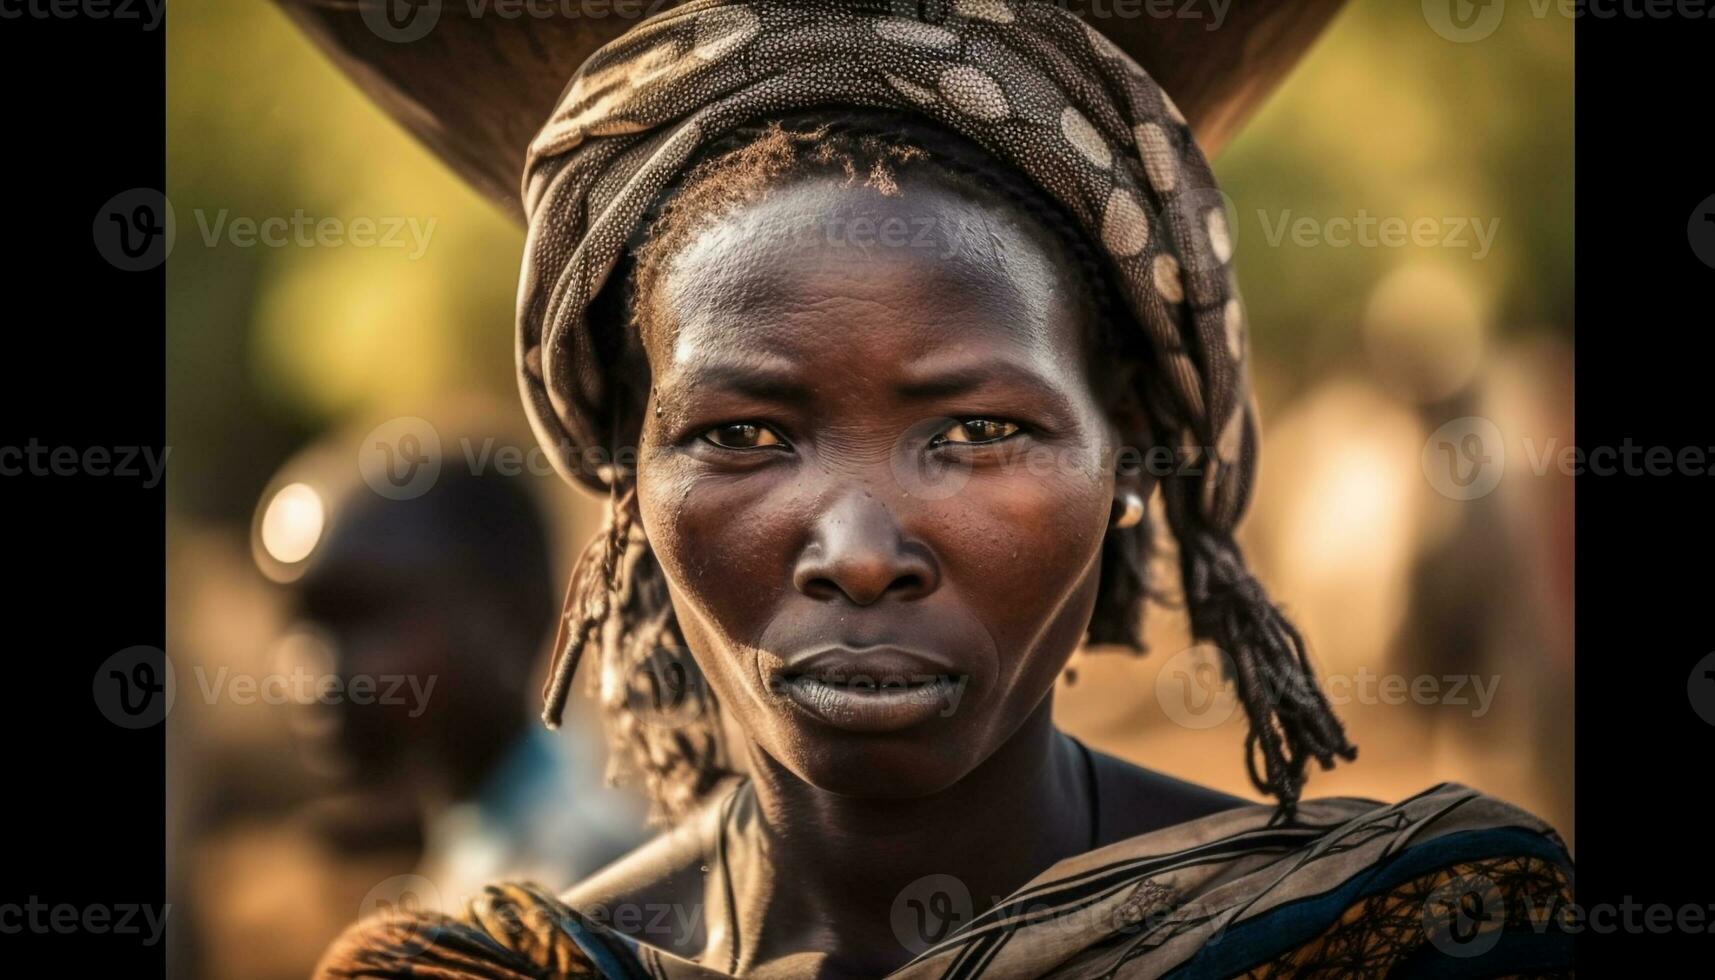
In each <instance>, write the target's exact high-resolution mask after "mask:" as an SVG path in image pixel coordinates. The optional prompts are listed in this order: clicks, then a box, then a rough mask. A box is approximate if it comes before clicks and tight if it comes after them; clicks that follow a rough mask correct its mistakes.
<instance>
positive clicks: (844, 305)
mask: <svg viewBox="0 0 1715 980" xmlns="http://www.w3.org/2000/svg"><path fill="white" fill-rule="evenodd" d="M1053 251H1054V250H1053V249H1052V247H1051V246H1049V245H1047V244H1046V243H1044V242H1043V241H1042V240H1041V238H1040V233H1039V232H1038V231H1036V230H1034V229H1032V228H1031V227H1030V226H1029V225H1028V224H1024V223H1021V222H1019V221H1018V220H1017V218H1016V216H1015V215H1012V214H1008V213H1006V211H1005V210H1004V209H1001V208H998V207H995V206H993V205H990V204H987V203H985V202H979V201H974V200H971V199H970V198H968V197H965V196H963V195H960V194H958V193H956V192H954V191H952V190H950V189H947V188H944V187H941V186H938V185H936V184H934V183H930V182H925V181H910V180H907V181H904V182H902V184H901V189H900V192H899V193H898V194H896V195H883V194H881V193H880V192H877V191H875V190H873V189H869V188H865V187H863V186H861V185H859V186H855V187H852V186H843V185H842V183H841V182H840V181H839V180H838V179H812V180H803V181H796V182H794V183H792V184H790V185H789V186H786V187H782V188H779V189H777V191H776V192H774V193H771V194H770V195H769V196H768V197H766V198H764V199H763V200H762V201H760V202H757V203H756V204H754V205H750V206H746V207H744V208H742V209H741V210H739V211H737V212H734V213H731V214H728V215H726V216H724V217H722V218H720V219H718V220H716V221H714V222H713V223H712V224H710V225H708V226H706V227H704V228H703V229H702V230H701V231H700V232H699V233H698V234H697V235H695V236H693V237H692V239H691V240H690V241H689V242H688V243H687V244H686V246H685V247H684V248H683V249H682V250H681V251H680V253H679V254H678V255H677V256H675V258H674V260H673V262H672V265H671V269H670V271H669V273H668V275H667V277H666V279H665V280H664V281H663V283H662V285H661V290H660V291H661V294H662V295H660V296H659V297H654V298H653V300H654V302H655V303H656V304H657V305H656V307H655V310H656V314H657V316H656V318H654V319H656V322H657V323H658V325H659V326H660V327H662V328H664V329H663V330H662V334H661V336H660V337H658V338H656V339H657V341H658V343H652V344H651V345H650V346H651V348H652V350H651V360H652V362H653V363H654V364H655V366H656V368H657V371H658V372H659V371H660V369H663V368H670V366H671V365H674V364H680V365H682V364H686V363H689V362H691V361H696V360H705V359H707V358H708V357H710V356H713V355H720V356H726V357H732V356H738V357H750V358H755V357H759V356H762V355H764V354H768V355H775V356H786V357H788V358H790V359H793V360H815V359H817V358H819V357H826V356H828V354H829V351H828V348H829V347H837V348H839V349H842V350H848V351H850V350H853V349H856V350H869V351H871V352H872V353H873V355H874V356H882V355H886V356H891V357H894V358H904V357H911V358H923V357H934V356H941V355H943V354H944V353H945V352H946V351H947V350H948V349H949V348H953V349H956V348H959V347H961V346H969V345H977V346H978V347H979V348H985V347H986V348H991V349H992V348H993V347H994V346H995V345H997V344H998V345H1003V346H1006V347H1022V348H1040V349H1042V350H1043V351H1044V352H1045V353H1053V352H1062V353H1063V352H1065V351H1067V350H1076V349H1077V348H1078V347H1079V346H1080V343H1079V341H1080V338H1081V336H1082V334H1081V329H1080V328H1081V326H1082V325H1081V323H1080V322H1079V318H1078V314H1077V312H1076V311H1077V309H1078V304H1077V303H1075V302H1073V298H1072V297H1070V296H1068V295H1067V291H1068V289H1069V288H1070V287H1071V284H1072V283H1073V282H1075V279H1074V277H1072V276H1071V275H1069V274H1068V270H1067V269H1066V268H1064V267H1063V266H1062V265H1061V264H1060V262H1061V261H1063V260H1060V259H1058V258H1057V257H1056V256H1055V255H1054V254H1053Z"/></svg>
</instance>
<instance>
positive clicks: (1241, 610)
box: [544, 108, 1357, 822]
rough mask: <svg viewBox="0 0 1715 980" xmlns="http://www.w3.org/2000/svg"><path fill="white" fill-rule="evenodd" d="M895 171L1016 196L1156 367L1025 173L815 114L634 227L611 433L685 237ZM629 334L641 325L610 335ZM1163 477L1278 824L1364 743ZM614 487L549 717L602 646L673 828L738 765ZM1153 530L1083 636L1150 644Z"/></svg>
mask: <svg viewBox="0 0 1715 980" xmlns="http://www.w3.org/2000/svg"><path fill="white" fill-rule="evenodd" d="M906 169H909V170H912V171H914V172H918V171H920V172H924V173H926V174H928V175H930V176H931V177H933V178H935V179H939V180H941V181H943V182H948V183H951V184H952V185H953V186H955V187H956V188H957V189H959V190H960V191H962V192H964V193H966V194H968V195H971V196H973V197H975V198H977V199H978V200H983V201H987V202H992V203H999V204H1000V205H1002V206H1003V207H1007V206H1010V207H1011V208H1012V209H1014V210H1016V211H1019V212H1022V213H1023V214H1024V215H1026V216H1028V217H1029V218H1031V219H1033V220H1034V221H1035V222H1037V223H1038V224H1040V225H1041V226H1042V227H1043V228H1044V229H1046V230H1047V231H1048V232H1049V233H1050V235H1049V239H1050V241H1052V242H1055V243H1058V244H1059V245H1060V246H1061V247H1062V249H1063V251H1062V256H1063V257H1064V258H1065V259H1067V260H1069V262H1070V265H1071V267H1072V269H1073V271H1074V275H1075V276H1076V281H1077V285H1078V296H1077V297H1076V298H1077V300H1078V301H1079V302H1081V303H1082V304H1083V306H1084V308H1085V310H1084V311H1085V313H1086V317H1085V322H1086V323H1087V324H1089V325H1090V327H1091V329H1092V331H1093V335H1092V339H1093V341H1094V343H1095V345H1096V346H1094V347H1092V349H1097V350H1103V351H1107V352H1113V353H1116V354H1118V355H1119V357H1120V358H1121V359H1123V360H1129V361H1131V362H1133V363H1135V364H1137V365H1139V366H1140V367H1141V368H1142V370H1140V371H1138V372H1137V373H1136V375H1135V377H1137V378H1141V379H1146V380H1147V379H1149V378H1151V377H1153V375H1152V373H1151V367H1152V365H1153V358H1152V356H1151V352H1150V350H1149V346H1148V344H1147V343H1145V342H1144V340H1143V338H1142V334H1141V331H1138V330H1136V329H1129V330H1128V329H1126V328H1127V327H1128V326H1129V325H1131V323H1132V319H1131V317H1130V315H1129V313H1127V312H1126V308H1125V306H1124V301H1123V300H1122V299H1121V298H1120V297H1119V295H1118V293H1117V291H1116V289H1115V287H1114V286H1113V284H1112V280H1111V277H1110V276H1109V275H1108V274H1107V273H1106V271H1105V267H1104V264H1103V260H1102V259H1101V258H1100V257H1099V256H1098V253H1097V252H1096V250H1095V249H1093V248H1092V247H1091V246H1090V245H1089V244H1088V242H1087V241H1086V238H1085V235H1084V233H1083V232H1082V231H1081V229H1079V228H1078V226H1077V225H1076V223H1075V222H1074V221H1073V220H1072V219H1071V218H1070V217H1069V216H1068V215H1067V214H1066V213H1065V211H1064V210H1063V209H1062V208H1061V207H1060V206H1059V205H1058V204H1056V203H1054V202H1053V201H1052V200H1050V199H1048V198H1047V197H1046V195H1044V194H1043V193H1042V192H1041V191H1040V190H1039V189H1038V188H1036V187H1035V186H1034V185H1033V184H1031V183H1030V182H1029V181H1028V180H1027V179H1026V178H1025V177H1024V176H1023V175H1022V174H1020V173H1018V172H1017V171H1015V170H1014V169H1013V168H1010V167H1006V166H1002V165H1000V164H999V163H998V162H997V161H995V160H994V158H993V157H992V156H991V155H989V154H988V153H987V152H986V151H983V150H982V149H981V148H979V147H976V146H975V145H974V144H971V143H969V142H968V141H966V140H964V139H963V138H961V137H958V136H956V135H955V134H952V133H949V132H947V131H946V130H945V129H943V128H940V127H936V126H933V125H931V124H928V123H925V122H923V121H920V120H917V119H915V118H914V117H911V116H907V115H903V114H896V113H883V112H877V111H872V110H863V111H853V110H850V109H845V108H839V109H822V110H814V111H808V112H799V113H794V114H792V115H791V116H787V117H782V118H778V119H773V120H767V121H762V122H758V123H755V124H751V125H748V126H743V127H739V128H738V129H736V130H734V131H732V132H730V133H728V134H727V135H726V136H725V137H724V138H722V139H720V140H718V141H715V142H713V143H711V144H710V145H708V146H707V147H705V148H704V150H703V152H702V154H701V156H700V162H698V163H696V164H695V165H694V166H692V167H690V168H688V169H687V170H686V171H684V172H683V174H682V175H681V177H680V178H679V180H678V181H677V182H676V183H675V185H674V186H673V187H670V188H669V189H668V191H667V192H666V193H665V194H664V195H663V196H662V197H661V198H660V199H659V200H658V201H657V202H656V204H655V207H654V209H653V212H652V213H651V214H650V215H649V216H648V218H647V219H646V220H644V221H642V222H640V223H639V229H638V232H637V234H636V235H635V236H634V237H633V239H632V243H631V246H630V248H629V249H628V254H627V256H626V257H625V258H623V259H622V260H621V263H620V267H619V268H616V269H615V270H614V274H613V275H612V276H610V277H609V280H608V283H609V285H608V287H607V288H605V289H604V290H603V292H602V294H601V295H600V296H599V297H598V298H597V300H596V304H595V306H596V309H597V310H598V311H599V315H598V316H596V317H594V318H592V319H594V321H595V322H597V323H599V324H602V325H603V329H601V330H600V331H599V333H598V346H599V347H601V348H603V353H604V355H606V356H607V358H608V359H607V360H606V363H609V364H618V365H622V366H623V367H622V372H621V373H622V375H623V376H622V377H621V378H619V379H618V383H617V384H616V385H615V391H616V394H615V398H616V401H617V402H620V403H623V404H620V405H618V406H617V407H619V408H620V409H622V410H623V409H629V411H630V414H629V415H628V416H625V417H627V418H630V419H631V420H632V424H627V425H619V426H616V427H615V431H616V438H618V436H617V433H626V434H627V435H635V427H636V426H635V423H636V421H637V418H636V416H637V412H638V411H639V410H640V407H641V405H642V404H643V400H644V397H645V396H646V394H647V392H648V365H647V359H646V357H645V355H644V351H643V342H642V340H641V339H640V338H641V337H643V336H646V334H645V331H646V330H649V329H652V327H653V325H654V324H655V323H657V322H659V321H658V319H657V318H658V316H659V311H658V310H657V309H656V306H655V304H656V303H657V302H658V300H659V295H660V290H658V289H657V288H656V287H657V286H658V285H659V283H660V280H661V278H662V277H663V276H664V275H665V273H666V270H667V268H668V265H669V260H670V259H671V258H672V256H673V255H675V254H676V253H677V252H678V250H679V249H680V247H682V246H683V245H684V244H686V243H687V242H688V241H689V240H690V239H691V238H692V237H693V236H694V235H695V234H696V233H697V232H698V231H700V230H701V229H702V228H704V227H706V226H707V225H708V224H710V223H712V222H714V221H715V220H718V219H719V218H721V217H724V216H725V215H727V214H730V213H732V212H733V211H734V210H736V209H738V208H739V207H741V206H743V205H745V204H748V203H752V202H755V201H757V200H759V199H760V198H761V197H762V196H763V195H765V194H766V193H767V192H768V190H769V189H770V188H772V187H776V186H779V185H780V184H781V183H784V182H785V181H786V180H788V179H792V178H797V177H802V176H808V175H814V174H824V173H825V174H834V175H841V176H844V177H845V179H846V180H847V181H848V183H856V182H861V183H863V184H864V185H865V186H868V187H871V188H874V189H876V190H877V191H879V192H880V193H883V194H897V193H900V191H899V189H898V182H897V174H898V173H899V172H900V171H902V170H906ZM625 326H629V327H632V328H634V329H620V328H621V327H625ZM1108 363H1112V362H1111V361H1110V362H1108ZM1124 376H1125V375H1122V374H1121V373H1119V372H1103V371H1096V372H1094V373H1093V375H1092V379H1091V380H1092V382H1093V383H1095V384H1096V385H1098V387H1101V386H1104V385H1106V384H1108V383H1110V382H1111V381H1112V380H1113V379H1114V378H1118V377H1124ZM1163 388H1164V386H1161V385H1153V384H1147V383H1145V384H1143V385H1142V386H1141V390H1139V391H1137V392H1136V394H1137V395H1138V396H1139V398H1140V401H1142V402H1143V404H1144V405H1145V406H1146V407H1147V408H1148V410H1149V414H1151V415H1152V416H1155V417H1158V418H1159V417H1164V416H1165V415H1166V414H1167V413H1170V412H1171V408H1170V406H1167V405H1165V404H1163V403H1162V402H1161V401H1160V399H1161V398H1162V397H1163V396H1162V394H1161V391H1162V389H1163ZM1189 472H1196V469H1195V468H1194V467H1193V468H1190V469H1189ZM1162 482H1163V486H1162V495H1163V502H1164V504H1165V508H1164V509H1165V512H1166V515H1167V519H1168V523H1169V526H1170V527H1171V529H1172V532H1173V537H1174V539H1175V540H1176V541H1177V543H1178V547H1179V565H1180V575H1181V578H1182V579H1183V583H1184V602H1185V605H1186V608H1187V611H1188V614H1189V618H1190V622H1191V632H1192V634H1193V635H1194V636H1195V637H1196V638H1197V639H1198V640H1201V641H1206V642H1211V643H1214V644H1215V645H1216V646H1217V647H1218V648H1220V649H1221V650H1222V651H1224V652H1225V653H1227V654H1228V659H1226V660H1225V661H1224V663H1225V664H1226V666H1227V669H1228V672H1229V677H1228V680H1231V681H1233V682H1234V683H1235V686H1236V687H1237V690H1238V695H1239V699H1240V701H1241V702H1242V703H1243V704H1244V706H1245V712H1246V714H1247V716H1248V718H1249V721H1250V733H1249V735H1248V737H1247V740H1246V767H1247V771H1248V773H1249V776H1250V779H1251V782H1252V784H1253V785H1254V786H1255V787H1256V788H1257V790H1258V791H1259V792H1262V793H1265V794H1268V795H1272V796H1274V797H1276V798H1277V800H1278V801H1279V803H1280V807H1281V811H1280V816H1281V817H1283V818H1288V819H1289V818H1290V817H1291V816H1292V814H1293V809H1294V806H1295V804H1296V802H1297V800H1298V798H1299V795H1300V793H1301V791H1302V788H1303V785H1304V780H1305V770H1306V769H1307V767H1308V763H1309V761H1310V760H1311V759H1315V760H1316V761H1317V762H1318V763H1319V764H1320V765H1321V766H1322V768H1324V769H1327V768H1331V767H1332V766H1333V764H1334V759H1335V758H1336V757H1339V758H1344V759H1347V760H1351V759H1353V758H1355V757H1356V754H1357V750H1356V748H1355V747H1353V746H1352V745H1350V744H1349V743H1348V742H1347V740H1346V737H1345V732H1344V729H1343V728H1342V726H1341V724H1340V722H1339V719H1338V718H1336V717H1335V715H1334V713H1333V711H1332V709H1331V707H1330V706H1329V704H1328V702H1327V700H1326V698H1325V697H1323V695H1322V693H1321V691H1320V690H1319V689H1318V688H1317V687H1316V684H1315V681H1314V674H1313V671H1312V668H1311V665H1310V662H1309V658H1308V654H1307V651H1306V649H1305V644H1304V640H1303V638H1302V636H1300V635H1299V633H1298V631H1297V630H1296V629H1295V628H1294V627H1293V626H1292V624H1291V623H1289V622H1288V621H1287V620H1286V619H1285V617H1284V616H1282V615H1281V614H1280V612H1279V610H1278V609H1277V608H1276V607H1275V606H1274V605H1273V604H1272V603H1271V602H1270V601H1269V599H1268V596H1267V595H1266V593H1265V592H1264V591H1263V589H1262V587H1261V585H1259V584H1258V583H1257V581H1256V579H1255V578H1254V577H1253V576H1252V575H1251V574H1250V572H1249V570H1248V569H1247V568H1246V566H1245V563H1244V558H1243V555H1242V553H1241V552H1240V550H1239V548H1238V545H1237V544H1236V543H1235V542H1234V540H1233V538H1232V536H1231V535H1230V534H1229V533H1226V532H1223V531H1220V530H1217V529H1215V528H1211V527H1210V526H1208V525H1207V523H1206V522H1204V521H1202V520H1201V519H1200V518H1199V517H1198V509H1197V507H1196V506H1195V501H1196V497H1195V495H1196V494H1197V493H1198V489H1197V486H1196V479H1195V478H1194V477H1192V476H1182V477H1181V476H1170V477H1167V478H1165V479H1164V480H1163V481H1162ZM611 486H612V488H613V489H612V493H611V495H610V498H609V506H608V517H607V523H606V525H605V527H604V529H603V532H602V533H601V534H600V535H598V536H597V538H596V539H595V540H593V541H592V542H591V544H590V546H589V548H588V549H586V551H585V553H584V554H583V555H582V557H581V558H580V560H579V562H578V566H577V570H576V572H575V573H574V575H573V579H572V584H571V592H570V594H568V596H567V617H566V619H565V620H564V621H563V622H562V624H561V638H560V641H559V642H557V643H556V646H555V649H556V656H557V660H556V664H555V668H554V670H553V677H552V678H551V679H550V681H549V687H548V692H547V694H548V697H547V710H546V711H545V714H544V717H545V718H546V719H547V720H548V722H549V724H551V725H552V724H557V723H558V720H559V715H560V712H561V711H562V710H563V708H564V705H565V700H566V696H567V691H568V690H569V685H570V682H571V676H572V674H573V673H574V672H575V670H576V667H577V663H578V661H579V659H580V657H581V655H582V652H583V651H584V649H585V648H586V647H587V646H588V645H589V644H591V643H595V644H596V645H597V649H598V650H599V651H600V669H599V670H598V671H596V672H593V673H592V675H591V683H592V687H595V688H596V689H597V690H598V691H599V696H600V702H601V704H602V709H603V714H604V720H605V723H606V726H607V730H608V736H609V739H610V743H611V747H612V749H613V754H612V758H611V760H610V763H609V778H610V780H614V781H617V780H618V779H619V777H620V775H621V773H623V772H624V771H625V770H626V769H630V770H632V771H635V772H636V773H638V774H639V775H640V776H641V777H642V781H643V784H644V789H645V791H646V793H647V794H648V796H649V798H650V799H651V801H652V803H653V810H652V814H651V817H652V819H653V820H654V821H655V822H674V821H677V820H678V819H679V818H680V817H682V816H683V815H684V814H686V813H687V812H689V810H690V809H692V808H693V807H694V806H695V805H696V804H697V803H698V802H699V801H700V800H702V799H703V798H705V797H706V795H707V794H708V792H709V791H710V790H711V789H713V788H714V787H715V786H717V785H719V784H720V783H721V782H722V781H723V780H724V779H726V778H727V777H729V776H731V775H733V774H734V770H733V769H732V768H731V766H730V764H729V762H728V760H727V758H726V754H725V751H724V745H723V739H722V737H721V722H720V713H719V705H718V704H717V702H716V700H715V698H714V695H713V692H712V691H711V690H710V689H709V688H708V686H707V685H706V683H704V682H703V679H702V675H701V673H700V671H699V670H698V668H697V666H696V664H695V662H694V661H693V660H692V659H691V657H690V656H689V654H688V652H686V651H685V650H684V648H683V645H682V642H681V641H680V638H679V636H678V624H677V622H676V620H675V619H674V614H673V609H672V604H671V602H670V601H669V598H668V594H667V588H666V583H665V579H664V577H663V575H662V571H661V567H660V565H659V563H658V562H657V561H656V560H655V557H654V555H653V553H651V552H650V550H649V548H648V545H647V543H646V542H645V541H644V540H643V538H642V536H641V534H640V533H634V531H635V530H636V513H635V504H636V484H635V477H634V475H633V474H630V473H627V472H626V471H624V470H622V469H621V470H616V471H615V479H614V481H613V482H612V484H611ZM1152 540H1153V529H1152V528H1151V526H1150V524H1149V522H1148V521H1145V522H1143V523H1141V524H1138V525H1134V526H1132V527H1129V528H1109V530H1108V532H1107V535H1106V537H1105V539H1104V541H1103V545H1102V566H1101V574H1100V580H1099V583H1098V587H1097V599H1096V604H1095V609H1094V612H1093V614H1092V616H1091V622H1090V626H1089V630H1088V634H1087V642H1088V643H1090V644H1092V645H1104V646H1115V647H1119V648H1122V649H1126V650H1129V651H1132V652H1134V653H1137V654H1142V653H1144V652H1145V651H1146V647H1145V644H1144V641H1143V612H1144V606H1145V603H1146V600H1148V599H1149V598H1151V597H1152V595H1153V593H1152V592H1151V590H1150V588H1149V584H1148V575H1147V565H1148V558H1149V555H1150V545H1151V542H1152ZM1153 597H1155V598H1157V599H1160V598H1161V597H1160V596H1153ZM1259 756H1260V760H1261V769H1260V771H1259V768H1258V758H1259Z"/></svg>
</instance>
